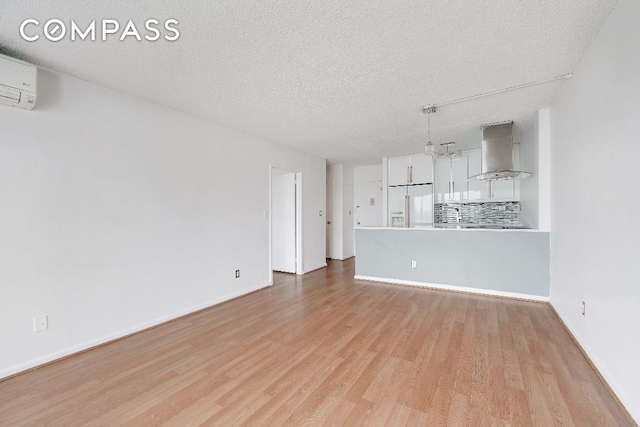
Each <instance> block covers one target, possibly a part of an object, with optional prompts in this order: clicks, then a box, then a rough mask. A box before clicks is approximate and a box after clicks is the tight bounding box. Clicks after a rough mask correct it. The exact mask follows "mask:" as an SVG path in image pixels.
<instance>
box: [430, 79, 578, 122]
mask: <svg viewBox="0 0 640 427" xmlns="http://www.w3.org/2000/svg"><path fill="white" fill-rule="evenodd" d="M571 77H573V73H567V74H563V75H561V76H556V77H551V78H550V79H545V80H538V81H535V82H529V83H523V84H520V85H516V86H510V87H506V88H504V89H498V90H493V91H491V92H486V93H480V94H478V95H472V96H466V97H464V98H458V99H452V100H450V101H446V102H440V103H437V104H429V105H425V106H424V107H422V112H423V113H424V114H431V113H435V111H436V107H442V106H445V105H450V104H456V103H458V102H464V101H470V100H472V99H476V98H482V97H485V96H490V95H496V94H498V93H502V92H508V91H511V90H516V89H522V88H525V87H529V86H535V85H539V84H542V83H549V82H552V81H555V80H561V79H570V78H571Z"/></svg>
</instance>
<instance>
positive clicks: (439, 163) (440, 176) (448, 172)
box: [435, 153, 468, 203]
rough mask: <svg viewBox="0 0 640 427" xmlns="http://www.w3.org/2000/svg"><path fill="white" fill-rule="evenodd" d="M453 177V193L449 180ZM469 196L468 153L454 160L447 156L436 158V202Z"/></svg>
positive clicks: (464, 198)
mask: <svg viewBox="0 0 640 427" xmlns="http://www.w3.org/2000/svg"><path fill="white" fill-rule="evenodd" d="M452 178H453V194H450V192H449V182H451V180H452ZM467 198H468V187H467V155H466V153H464V154H463V155H462V157H460V158H457V159H454V160H453V161H452V160H451V159H449V158H446V157H441V158H439V159H438V160H436V195H435V200H436V203H443V202H455V201H458V202H459V201H463V200H467Z"/></svg>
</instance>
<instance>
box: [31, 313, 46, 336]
mask: <svg viewBox="0 0 640 427" xmlns="http://www.w3.org/2000/svg"><path fill="white" fill-rule="evenodd" d="M47 329H49V317H48V316H47V315H46V314H45V315H44V316H38V317H34V318H33V332H42V331H46V330H47Z"/></svg>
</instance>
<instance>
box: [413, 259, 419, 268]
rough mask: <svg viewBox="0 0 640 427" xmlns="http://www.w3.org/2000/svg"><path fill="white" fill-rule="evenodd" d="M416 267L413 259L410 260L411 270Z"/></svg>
mask: <svg viewBox="0 0 640 427" xmlns="http://www.w3.org/2000/svg"><path fill="white" fill-rule="evenodd" d="M417 266H418V263H417V262H416V260H415V259H412V260H411V268H416V267H417Z"/></svg>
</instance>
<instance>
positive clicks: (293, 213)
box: [269, 167, 303, 282]
mask: <svg viewBox="0 0 640 427" xmlns="http://www.w3.org/2000/svg"><path fill="white" fill-rule="evenodd" d="M270 181H271V189H270V198H271V203H270V204H271V207H270V211H271V215H270V219H271V220H270V233H269V234H270V239H269V240H270V276H271V277H270V279H271V282H273V272H274V271H278V272H283V273H291V274H302V273H303V265H302V207H301V201H302V194H301V193H302V191H301V184H302V173H301V172H293V171H288V170H286V169H280V168H276V167H271V170H270Z"/></svg>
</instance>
